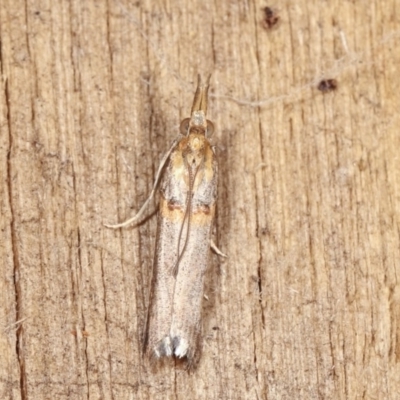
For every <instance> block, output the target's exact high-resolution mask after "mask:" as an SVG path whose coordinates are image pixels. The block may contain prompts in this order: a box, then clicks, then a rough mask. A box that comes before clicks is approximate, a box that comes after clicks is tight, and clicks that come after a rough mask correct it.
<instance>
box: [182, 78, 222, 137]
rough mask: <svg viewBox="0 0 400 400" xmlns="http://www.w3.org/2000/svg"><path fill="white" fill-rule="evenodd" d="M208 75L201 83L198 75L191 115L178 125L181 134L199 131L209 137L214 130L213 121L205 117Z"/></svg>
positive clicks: (186, 134)
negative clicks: (205, 80) (203, 82)
mask: <svg viewBox="0 0 400 400" xmlns="http://www.w3.org/2000/svg"><path fill="white" fill-rule="evenodd" d="M210 76H211V75H209V76H208V78H207V82H206V83H205V84H202V82H201V77H200V75H198V81H197V89H196V93H195V95H194V100H193V105H192V112H191V117H190V118H185V119H184V120H183V121H182V122H181V125H180V132H181V133H182V135H185V136H188V135H189V134H191V133H201V134H203V135H205V136H207V137H210V136H211V135H212V133H213V132H214V125H213V123H212V122H211V121H209V120H208V119H207V118H206V114H207V100H208V88H209V84H210Z"/></svg>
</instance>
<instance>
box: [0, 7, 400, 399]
mask: <svg viewBox="0 0 400 400" xmlns="http://www.w3.org/2000/svg"><path fill="white" fill-rule="evenodd" d="M276 4H277V7H276V8H275V10H276V11H277V12H278V13H279V16H280V20H279V23H278V24H277V25H276V26H274V27H273V28H272V29H270V30H266V29H265V28H264V27H263V25H262V23H261V21H262V19H263V15H264V14H263V10H262V8H263V7H265V6H266V5H270V6H271V7H274V6H275V5H274V4H266V3H264V2H262V1H259V2H256V3H255V2H248V1H235V2H234V1H220V2H211V1H202V2H191V1H183V0H181V1H176V2H164V1H150V0H145V1H138V2H132V1H127V0H118V1H117V0H109V1H103V0H96V1H95V0H86V1H81V0H71V1H53V2H50V1H46V0H38V1H29V2H23V1H21V0H3V1H2V2H0V38H1V70H0V72H1V80H0V85H1V88H0V89H1V90H0V177H1V182H0V183H1V185H0V191H1V192H0V207H1V220H0V224H1V234H2V237H1V239H2V240H1V246H0V357H1V362H0V398H1V399H22V400H27V399H35V400H40V399H114V400H119V399H188V398H190V399H393V400H395V399H399V398H400V364H399V362H400V287H399V257H400V254H399V253H400V246H399V222H400V215H399V197H400V172H399V155H398V154H399V146H400V136H399V128H398V127H399V123H400V121H399V110H400V90H399V88H400V74H399V65H400V52H399V46H400V31H399V26H400V25H399V22H400V14H399V12H400V11H399V10H400V7H399V2H398V1H396V0H389V1H387V2H379V1H372V2H369V3H368V5H367V4H365V3H363V2H350V1H330V2H326V1H317V0H311V1H306V0H300V1H297V2H294V1H293V2H290V1H284V2H276ZM199 72H200V73H202V74H203V75H206V74H207V73H209V72H212V79H211V91H210V92H211V99H210V104H209V119H211V120H212V121H213V122H214V124H215V127H216V133H215V135H214V143H215V144H216V145H217V151H218V158H219V164H220V183H219V200H218V216H217V221H216V228H215V237H216V242H217V243H218V245H219V247H220V248H221V249H222V250H223V251H224V252H225V253H227V254H228V256H229V258H228V259H226V260H225V259H222V258H219V257H218V256H216V255H212V256H211V260H210V268H209V271H208V275H207V282H206V288H205V294H206V296H207V299H206V300H204V320H203V332H204V340H203V341H204V345H203V355H202V359H201V362H200V365H199V368H198V370H197V371H196V372H195V373H194V374H191V375H190V374H189V375H188V374H187V372H186V371H184V370H182V369H181V368H179V366H175V365H174V362H173V361H172V362H171V363H166V364H164V365H156V367H155V368H151V366H150V365H149V363H148V362H147V361H143V360H142V358H141V356H140V352H141V344H140V342H141V336H142V334H143V326H144V320H145V314H146V308H147V302H148V300H147V299H148V290H149V281H150V276H151V266H152V261H151V260H152V257H153V250H154V237H155V228H156V225H155V224H156V221H155V218H150V219H148V221H147V222H146V223H144V224H142V225H141V226H140V227H139V228H128V229H125V230H119V231H112V230H108V229H106V228H105V227H104V226H103V223H115V222H117V221H122V220H124V219H125V218H127V217H129V216H132V215H133V214H134V213H135V211H137V210H138V209H139V207H140V206H141V204H142V203H143V202H144V200H145V199H146V196H147V195H148V193H149V191H150V189H151V186H152V182H153V179H154V174H155V171H156V169H157V167H158V163H159V161H160V159H161V157H162V155H163V153H164V152H165V151H166V150H167V149H168V146H169V144H170V143H171V142H172V140H173V139H174V138H175V137H176V136H177V133H178V126H179V122H180V121H181V119H183V118H184V117H187V116H188V115H189V111H190V106H191V101H192V98H193V92H194V88H195V82H196V76H197V73H199ZM324 78H327V79H328V78H334V79H336V80H337V82H338V88H337V90H336V91H333V92H327V93H323V92H320V91H318V90H317V88H316V87H317V85H318V82H319V81H320V80H321V79H324Z"/></svg>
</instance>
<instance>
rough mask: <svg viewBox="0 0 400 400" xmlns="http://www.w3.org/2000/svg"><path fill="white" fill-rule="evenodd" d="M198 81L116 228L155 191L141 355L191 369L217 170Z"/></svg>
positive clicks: (198, 330)
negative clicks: (140, 192) (137, 200)
mask: <svg viewBox="0 0 400 400" xmlns="http://www.w3.org/2000/svg"><path fill="white" fill-rule="evenodd" d="M209 80H210V77H208V79H207V81H206V83H205V84H203V83H202V81H201V77H200V75H199V76H198V83H197V89H196V93H195V96H194V100H193V105H192V111H191V117H190V118H185V119H184V120H183V121H182V122H181V124H180V134H181V136H180V137H179V138H178V139H176V140H175V141H174V142H173V143H172V146H171V147H170V149H169V151H168V152H167V154H166V155H165V156H164V158H163V159H162V161H161V164H160V167H159V169H158V171H157V174H156V179H155V182H154V186H153V189H152V191H151V193H150V196H149V198H148V199H147V200H146V202H145V203H144V205H143V207H142V208H141V209H140V211H139V212H138V213H137V214H136V215H135V216H134V217H133V218H131V219H130V220H128V221H126V222H123V223H121V224H118V225H106V226H108V227H111V228H119V227H123V226H126V225H128V224H132V223H137V222H138V221H139V220H140V218H141V217H142V215H143V213H144V211H145V209H146V208H147V206H148V204H149V202H150V201H151V199H152V198H153V197H154V194H155V192H156V190H157V188H158V187H159V193H160V202H159V209H158V224H157V240H156V249H155V256H154V264H153V277H152V288H151V292H150V301H149V309H148V315H147V323H146V335H145V339H144V350H145V354H147V355H148V356H149V357H150V358H163V357H169V356H174V357H177V358H184V359H186V361H187V363H188V366H189V367H193V366H196V364H197V363H198V360H199V357H200V350H201V310H202V299H203V286H204V275H205V272H206V270H207V263H208V258H209V252H210V247H213V249H214V250H215V251H216V252H217V253H218V254H219V255H222V256H224V255H223V254H222V253H221V252H220V251H219V250H218V249H217V248H216V247H215V245H214V244H213V242H212V241H211V230H212V226H213V221H214V216H215V208H216V200H217V180H218V164H217V159H216V156H215V152H214V148H213V146H212V145H211V144H210V141H209V138H210V136H211V135H212V133H213V131H214V125H213V123H212V122H211V121H209V120H207V119H206V113H207V100H208V99H207V98H208V88H209Z"/></svg>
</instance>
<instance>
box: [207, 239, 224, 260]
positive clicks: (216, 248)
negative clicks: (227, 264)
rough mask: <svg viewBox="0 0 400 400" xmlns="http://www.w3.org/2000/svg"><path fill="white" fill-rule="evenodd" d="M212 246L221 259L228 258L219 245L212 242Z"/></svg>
mask: <svg viewBox="0 0 400 400" xmlns="http://www.w3.org/2000/svg"><path fill="white" fill-rule="evenodd" d="M210 246H211V248H212V249H213V251H214V253H215V254H218V255H219V256H221V257H228V256H227V255H226V254H224V253H223V252H222V251H221V250H220V249H219V248H218V247H217V245H216V244H215V243H214V240H212V239H211V240H210Z"/></svg>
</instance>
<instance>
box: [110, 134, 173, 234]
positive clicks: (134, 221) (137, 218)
mask: <svg viewBox="0 0 400 400" xmlns="http://www.w3.org/2000/svg"><path fill="white" fill-rule="evenodd" d="M177 143H178V139H175V140H174V142H173V143H172V145H171V147H170V149H169V150H168V152H167V153H166V154H165V155H164V157H163V159H162V160H161V163H160V166H159V167H158V171H157V174H156V179H155V181H154V185H153V189H152V190H151V192H150V196H149V197H148V198H147V200H146V201H145V202H144V204H143V206H142V208H141V209H140V210H139V212H138V213H137V214H136V215H135V216H133V217H132V218H130V219H128V220H126V221H124V222H121V223H120V224H116V225H109V224H104V226H106V227H107V228H112V229H117V228H122V227H124V226H128V225H130V224H137V223H138V221H140V219H141V218H142V216H143V214H144V212H145V211H146V208H147V207H148V205H149V203H150V201H151V200H152V199H153V197H154V194H155V192H156V189H157V186H158V184H159V182H160V179H161V175H162V170H163V168H164V166H165V163H166V162H167V161H168V158H169V156H170V155H171V153H172V151H173V150H174V148H175V146H176V144H177Z"/></svg>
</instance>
